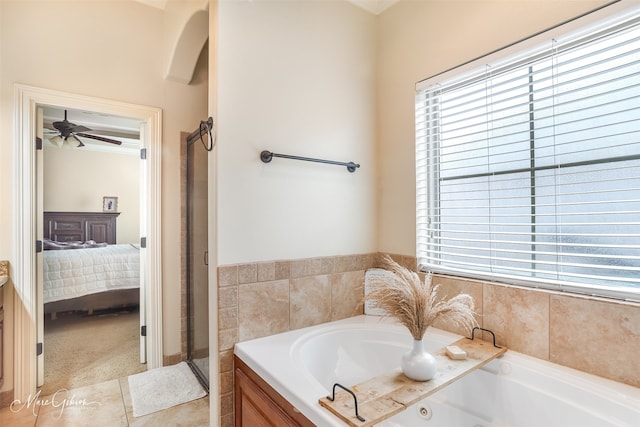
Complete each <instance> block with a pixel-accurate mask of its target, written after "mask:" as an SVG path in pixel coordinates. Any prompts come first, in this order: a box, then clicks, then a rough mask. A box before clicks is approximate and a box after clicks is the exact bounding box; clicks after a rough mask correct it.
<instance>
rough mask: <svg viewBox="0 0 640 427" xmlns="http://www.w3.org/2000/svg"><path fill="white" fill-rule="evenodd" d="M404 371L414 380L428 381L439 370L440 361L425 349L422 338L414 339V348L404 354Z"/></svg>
mask: <svg viewBox="0 0 640 427" xmlns="http://www.w3.org/2000/svg"><path fill="white" fill-rule="evenodd" d="M401 366H402V373H404V374H405V375H406V376H407V378H410V379H412V380H414V381H428V380H430V379H431V378H433V377H434V375H435V374H436V371H437V370H438V362H437V361H436V358H435V357H433V355H432V354H431V353H429V352H428V351H426V350H425V349H424V344H423V343H422V340H413V348H412V349H411V350H410V351H409V352H407V353H405V354H404V355H402V364H401Z"/></svg>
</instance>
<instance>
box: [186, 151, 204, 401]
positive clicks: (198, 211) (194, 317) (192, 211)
mask: <svg viewBox="0 0 640 427" xmlns="http://www.w3.org/2000/svg"><path fill="white" fill-rule="evenodd" d="M199 141H200V139H195V140H192V141H190V142H187V174H186V175H187V362H188V363H189V365H190V366H191V369H192V370H193V371H194V373H195V374H196V376H198V379H199V380H200V382H201V383H202V384H203V385H204V386H205V387H206V388H207V390H208V389H209V289H208V286H209V281H208V275H209V266H208V264H209V260H208V252H207V247H208V238H207V237H208V225H207V222H208V216H209V215H208V155H207V154H208V153H207V151H206V150H205V148H204V147H203V145H202V144H201V143H200V142H199Z"/></svg>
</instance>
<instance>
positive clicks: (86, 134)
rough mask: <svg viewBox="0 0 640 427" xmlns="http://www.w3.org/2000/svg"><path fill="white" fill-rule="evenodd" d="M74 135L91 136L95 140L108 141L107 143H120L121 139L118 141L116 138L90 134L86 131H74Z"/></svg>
mask: <svg viewBox="0 0 640 427" xmlns="http://www.w3.org/2000/svg"><path fill="white" fill-rule="evenodd" d="M76 135H78V136H81V137H83V138H91V139H95V140H97V141H102V142H108V143H109V144H116V145H122V141H118V140H117V139H111V138H105V137H103V136H98V135H91V134H88V133H76Z"/></svg>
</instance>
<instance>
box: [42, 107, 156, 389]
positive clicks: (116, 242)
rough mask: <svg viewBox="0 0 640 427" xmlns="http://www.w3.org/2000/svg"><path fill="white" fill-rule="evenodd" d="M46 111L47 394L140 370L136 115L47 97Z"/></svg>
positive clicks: (44, 281) (44, 275)
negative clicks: (55, 102) (61, 104)
mask: <svg viewBox="0 0 640 427" xmlns="http://www.w3.org/2000/svg"><path fill="white" fill-rule="evenodd" d="M42 113H43V114H42V122H43V129H42V133H43V135H42V141H43V142H42V148H43V150H42V152H43V156H42V167H39V168H38V173H41V174H42V177H41V178H42V179H40V178H38V180H37V181H38V182H39V183H42V184H41V187H42V196H41V202H40V203H39V205H40V206H41V207H42V216H43V220H42V221H40V220H39V221H38V223H41V224H42V231H43V235H42V240H43V245H42V246H43V253H42V262H41V263H38V264H39V266H38V270H40V269H42V276H40V274H39V277H42V280H40V281H39V283H38V287H39V288H40V286H42V288H43V289H42V292H40V291H38V294H39V295H42V303H43V307H44V310H43V312H42V313H43V314H44V316H45V318H44V324H43V332H42V333H41V336H43V338H44V341H43V346H42V348H43V350H44V360H43V361H42V363H41V365H42V364H43V365H44V366H43V371H44V375H42V374H39V385H40V383H41V382H42V381H43V380H44V384H42V389H41V392H42V393H44V394H47V393H54V392H55V391H56V390H58V389H63V388H66V389H72V388H77V387H81V386H85V385H89V384H93V383H97V382H102V381H106V380H111V379H116V378H121V377H124V376H127V375H131V374H134V373H138V372H141V371H143V370H146V365H145V364H143V363H140V360H141V359H144V357H145V354H141V351H143V350H144V349H142V350H141V348H142V346H141V345H140V340H139V336H140V326H141V322H140V305H139V304H140V301H141V298H140V296H141V289H140V284H141V274H140V273H141V265H142V264H141V259H140V236H141V235H142V234H141V231H140V228H141V227H140V218H141V215H140V212H141V203H142V202H141V201H142V200H144V198H143V197H141V191H140V187H141V185H140V182H139V181H140V177H141V169H142V168H141V166H140V163H141V160H140V154H139V153H140V127H141V121H140V120H136V119H127V118H123V117H118V116H112V115H105V114H96V113H94V112H90V111H81V110H73V109H69V108H54V107H50V106H44V107H43V108H42ZM70 183H72V185H70ZM38 211H40V208H39V209H38ZM38 215H39V214H38ZM39 273H40V271H39ZM41 315H42V314H39V316H41ZM70 354H73V355H74V356H73V357H68V356H69V355H70Z"/></svg>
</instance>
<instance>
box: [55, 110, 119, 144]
mask: <svg viewBox="0 0 640 427" xmlns="http://www.w3.org/2000/svg"><path fill="white" fill-rule="evenodd" d="M52 125H53V127H54V128H55V129H56V130H57V131H58V133H59V134H56V135H54V136H52V137H49V141H51V142H52V143H54V144H55V145H57V146H59V147H61V146H63V145H67V146H69V145H71V146H73V147H84V146H85V144H84V143H83V142H82V141H81V140H80V138H78V137H79V136H80V137H83V138H90V139H95V140H97V141H102V142H108V143H109V144H116V145H121V144H122V141H118V140H116V139H111V138H105V137H103V136H98V135H91V134H89V133H85V132H92V129H90V128H88V127H86V126H83V125H76V124H75V123H71V122H70V121H68V120H67V110H64V120H63V121H61V122H53V123H52Z"/></svg>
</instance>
